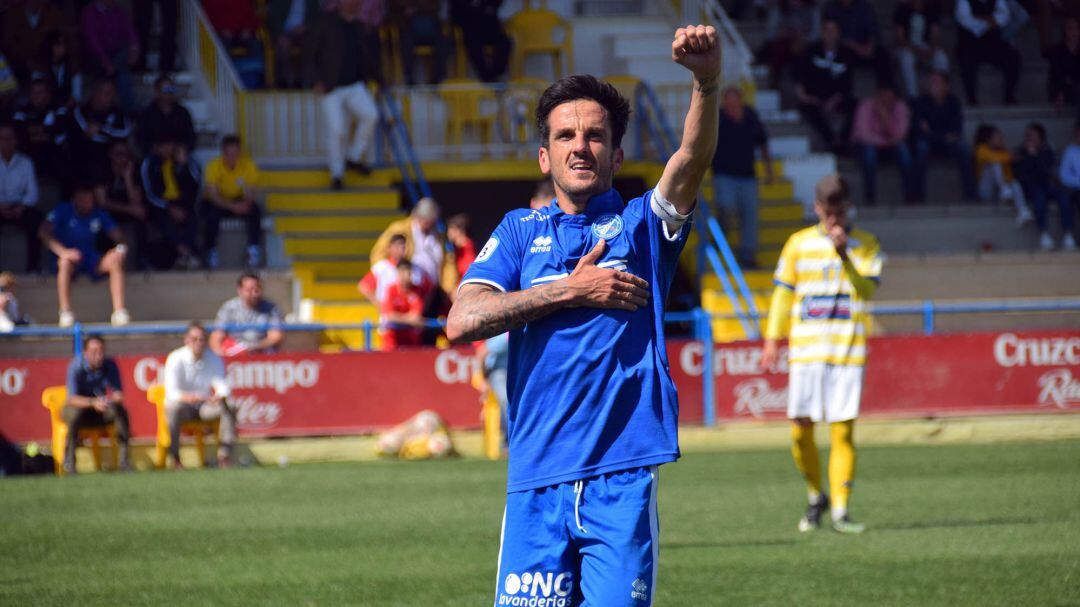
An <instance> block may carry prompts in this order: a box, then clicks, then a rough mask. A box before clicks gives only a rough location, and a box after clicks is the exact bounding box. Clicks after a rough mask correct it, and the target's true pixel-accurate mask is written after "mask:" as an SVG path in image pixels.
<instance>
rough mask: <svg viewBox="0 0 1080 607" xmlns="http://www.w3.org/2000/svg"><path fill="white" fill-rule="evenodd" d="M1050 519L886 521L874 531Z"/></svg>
mask: <svg viewBox="0 0 1080 607" xmlns="http://www.w3.org/2000/svg"><path fill="white" fill-rule="evenodd" d="M1049 522H1052V521H1050V520H1040V519H1036V518H1031V517H1012V518H1009V517H1005V518H988V519H982V520H977V521H911V522H896V523H886V524H884V525H873V526H872V529H873V530H874V531H910V530H918V529H961V528H964V527H1004V526H1008V525H1035V524H1038V523H1049Z"/></svg>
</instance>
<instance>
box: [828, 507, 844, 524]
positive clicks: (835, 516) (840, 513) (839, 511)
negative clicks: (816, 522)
mask: <svg viewBox="0 0 1080 607" xmlns="http://www.w3.org/2000/svg"><path fill="white" fill-rule="evenodd" d="M845 516H847V508H841V507H839V506H835V507H833V509H832V520H834V521H838V520H840V519H842V518H844V517H845Z"/></svg>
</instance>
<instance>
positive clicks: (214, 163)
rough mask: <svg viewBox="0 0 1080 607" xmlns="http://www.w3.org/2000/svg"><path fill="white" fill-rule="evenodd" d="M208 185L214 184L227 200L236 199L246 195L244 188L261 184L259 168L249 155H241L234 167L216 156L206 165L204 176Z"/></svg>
mask: <svg viewBox="0 0 1080 607" xmlns="http://www.w3.org/2000/svg"><path fill="white" fill-rule="evenodd" d="M203 179H204V182H205V183H206V185H213V186H214V187H215V188H217V190H218V192H220V193H221V196H222V197H223V198H225V199H226V200H235V199H238V198H240V197H241V196H243V195H244V188H253V187H256V186H258V185H259V169H258V167H256V166H255V163H254V162H253V161H252V160H251V159H250V158H247V157H243V156H242V157H240V158H239V159H238V160H237V161H236V166H235V167H234V168H232V169H229V167H227V166H225V161H224V160H223V159H222V158H221V157H218V158H215V159H213V160H211V161H210V164H209V165H207V167H206V174H205V176H204V178H203Z"/></svg>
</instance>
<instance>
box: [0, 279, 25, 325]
mask: <svg viewBox="0 0 1080 607" xmlns="http://www.w3.org/2000/svg"><path fill="white" fill-rule="evenodd" d="M15 285H16V282H15V275H14V274H12V273H11V272H0V333H8V332H10V331H11V330H12V329H14V328H15V327H17V326H20V325H28V324H30V323H31V322H32V321H31V319H30V317H29V316H27V315H25V314H23V312H22V309H21V308H20V307H19V298H18V297H16V295H15Z"/></svg>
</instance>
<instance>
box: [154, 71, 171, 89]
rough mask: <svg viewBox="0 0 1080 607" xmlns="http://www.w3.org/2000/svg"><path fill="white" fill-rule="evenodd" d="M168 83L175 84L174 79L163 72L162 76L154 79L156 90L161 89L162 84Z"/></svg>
mask: <svg viewBox="0 0 1080 607" xmlns="http://www.w3.org/2000/svg"><path fill="white" fill-rule="evenodd" d="M166 82H173V83H174V84H175V82H174V81H173V79H172V77H171V76H169V74H167V73H164V72H163V73H162V74H161V75H160V76H158V77H157V78H154V88H159V87H160V86H161V85H162V84H165V83H166Z"/></svg>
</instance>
